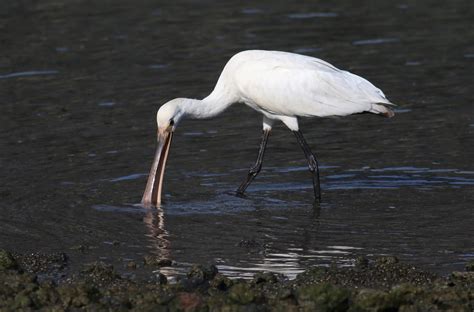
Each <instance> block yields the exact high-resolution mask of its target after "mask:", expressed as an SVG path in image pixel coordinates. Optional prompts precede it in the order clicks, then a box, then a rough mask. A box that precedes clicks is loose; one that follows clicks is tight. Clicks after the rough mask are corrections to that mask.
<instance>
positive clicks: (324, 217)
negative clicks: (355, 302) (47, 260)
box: [0, 0, 474, 277]
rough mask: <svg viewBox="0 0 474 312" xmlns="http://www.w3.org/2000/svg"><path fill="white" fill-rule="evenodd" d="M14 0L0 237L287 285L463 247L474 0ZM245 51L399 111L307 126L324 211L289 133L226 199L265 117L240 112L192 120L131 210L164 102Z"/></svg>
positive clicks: (74, 260) (4, 88) (2, 72)
mask: <svg viewBox="0 0 474 312" xmlns="http://www.w3.org/2000/svg"><path fill="white" fill-rule="evenodd" d="M21 3H22V5H20V4H16V3H9V4H6V3H4V4H1V5H0V12H1V13H0V30H1V32H0V40H1V42H2V44H1V46H2V53H1V55H0V124H1V130H2V131H1V132H0V149H1V152H0V176H1V184H0V247H4V248H10V249H13V250H16V251H24V252H30V251H42V252H48V251H66V252H68V254H70V257H71V258H70V259H71V265H72V266H79V265H81V264H83V263H86V262H89V261H95V260H98V259H102V260H105V261H108V262H112V263H114V264H116V265H117V267H118V268H119V269H121V268H122V267H123V266H124V265H125V263H126V262H127V261H128V260H137V261H140V259H142V257H143V256H145V255H149V254H155V255H157V256H159V257H163V258H169V259H172V260H173V261H174V262H175V264H176V265H174V266H173V267H171V268H167V269H166V270H164V271H163V272H165V273H166V274H167V275H168V276H170V277H175V276H176V275H178V274H180V272H183V271H184V270H186V269H187V267H188V266H190V265H191V264H193V263H216V264H217V265H218V267H219V269H220V270H221V271H223V272H224V273H226V274H228V275H229V276H238V277H248V276H251V275H252V274H253V273H255V272H257V271H275V272H280V273H284V274H286V275H288V276H289V277H293V276H294V275H295V274H297V273H299V272H301V271H303V270H304V269H306V268H308V267H310V266H313V265H321V266H327V265H331V264H332V263H336V264H338V265H343V266H344V265H352V263H353V262H354V259H355V258H356V257H358V256H368V257H375V256H377V255H387V254H388V255H395V256H398V257H400V258H401V259H402V260H404V261H406V262H409V263H413V264H416V265H420V266H422V267H425V268H429V269H432V270H433V271H436V272H439V273H442V274H444V273H447V272H449V271H452V270H454V269H461V268H462V267H463V265H464V264H465V263H466V262H467V261H469V260H472V259H473V258H474V244H473V242H472V237H474V231H473V227H472V224H473V208H472V207H473V199H474V192H473V190H474V166H473V163H472V159H474V148H473V146H474V140H473V136H474V127H473V125H474V120H473V116H474V110H473V100H474V99H473V93H472V72H473V70H474V67H473V58H472V57H471V56H472V55H473V54H474V46H473V45H472V42H474V32H473V28H472V20H473V18H474V16H473V9H472V4H471V2H470V1H450V2H449V3H446V2H442V1H427V0H426V1H416V2H414V1H408V2H403V3H398V2H391V1H384V2H383V3H375V2H373V1H362V2H358V3H351V2H346V1H333V2H331V4H322V3H313V4H310V3H305V4H298V3H293V2H279V3H273V2H268V1H263V2H259V4H258V5H255V6H245V5H242V4H241V3H240V2H238V1H230V2H228V1H226V2H225V3H221V2H216V3H214V2H211V1H201V2H193V1H178V2H173V3H171V2H169V3H164V4H158V3H156V2H154V1H147V0H144V1H140V2H139V3H133V4H132V3H131V2H126V1H114V2H113V3H112V2H110V1H54V0H48V1H43V2H42V3H36V2H21ZM245 49H274V50H284V51H293V52H298V53H304V54H307V55H311V56H316V57H319V58H323V59H325V60H327V61H329V62H331V63H333V64H334V65H336V66H338V67H340V68H343V69H347V70H350V71H352V72H354V73H356V74H359V75H362V76H364V77H366V78H367V79H369V80H370V81H372V82H373V83H374V84H375V85H377V86H378V87H380V88H381V89H383V90H384V91H385V93H386V95H387V96H388V97H389V98H390V99H391V100H392V101H393V102H395V103H398V104H399V107H398V108H397V110H396V113H397V114H396V117H395V118H393V119H390V120H387V119H383V118H378V117H376V116H371V115H370V116H369V115H356V116H350V117H346V118H326V119H311V120H301V128H302V131H303V133H304V134H305V136H306V138H307V140H308V142H310V145H311V146H312V148H313V149H314V151H315V153H316V154H317V157H318V159H319V162H320V164H321V178H322V179H321V180H322V191H323V203H322V204H321V205H314V204H313V198H312V196H313V195H312V187H311V180H310V175H309V173H308V172H307V170H306V164H305V161H304V157H303V153H302V152H301V151H300V149H299V147H298V145H297V143H296V141H295V139H294V137H293V135H292V134H291V133H290V132H289V131H288V130H287V129H285V128H284V127H283V126H281V125H278V126H277V127H276V128H275V130H274V132H273V134H272V136H271V138H270V141H269V145H268V151H267V154H266V159H265V162H264V167H263V170H262V173H261V174H260V175H259V177H258V178H257V179H256V180H255V182H254V183H253V184H252V185H251V186H250V187H249V189H248V193H247V197H245V198H238V197H235V196H234V195H233V194H232V192H233V191H235V189H236V188H237V187H238V185H239V184H240V182H241V181H242V179H243V178H244V177H245V176H246V172H247V170H248V168H249V167H250V165H251V164H252V162H253V161H254V159H255V157H256V153H257V148H258V144H259V140H260V132H261V116H260V115H259V114H258V113H256V112H254V111H252V110H251V109H250V108H248V107H245V106H244V105H235V106H233V107H231V108H230V109H229V110H228V111H226V112H225V113H224V114H223V115H221V116H219V117H216V118H214V119H212V120H206V121H184V122H182V124H180V128H179V129H178V130H177V132H176V134H175V138H174V142H173V146H172V148H171V152H170V159H169V162H168V170H167V172H166V180H165V186H164V196H165V204H164V205H163V207H161V208H160V209H158V210H147V209H143V208H141V207H139V206H137V205H135V204H136V203H138V202H139V200H140V198H141V195H142V192H143V189H144V186H145V183H146V175H147V172H148V170H149V166H150V164H151V161H152V157H153V152H154V143H155V137H154V134H155V121H154V120H155V113H156V110H157V108H158V107H159V105H161V104H162V103H164V102H166V101H167V100H169V99H172V98H174V97H182V96H186V97H194V98H202V97H204V96H206V95H207V94H208V93H209V92H210V91H211V90H212V87H213V85H214V83H215V81H216V79H217V77H218V75H219V73H220V70H221V69H222V67H223V66H224V64H225V62H226V61H227V59H228V58H229V57H230V56H232V55H233V54H234V53H236V52H238V51H241V50H245ZM81 246H82V247H83V248H82V247H81ZM80 247H81V248H80ZM84 248H85V250H84ZM81 250H83V251H81Z"/></svg>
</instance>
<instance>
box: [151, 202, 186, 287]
mask: <svg viewBox="0 0 474 312" xmlns="http://www.w3.org/2000/svg"><path fill="white" fill-rule="evenodd" d="M143 223H145V226H146V228H147V230H148V234H146V237H148V238H149V241H150V243H151V246H150V247H151V249H152V250H153V252H152V253H153V254H154V255H156V257H157V260H158V261H160V260H171V243H170V241H169V240H168V237H169V232H168V231H167V230H166V229H165V214H164V211H163V209H162V208H161V207H157V208H156V209H147V211H146V213H145V216H144V217H143ZM158 272H159V273H161V274H164V275H165V276H166V278H168V279H173V278H175V277H176V275H177V274H178V270H177V269H176V268H174V267H172V266H165V267H161V268H160V269H159V270H157V271H156V273H158Z"/></svg>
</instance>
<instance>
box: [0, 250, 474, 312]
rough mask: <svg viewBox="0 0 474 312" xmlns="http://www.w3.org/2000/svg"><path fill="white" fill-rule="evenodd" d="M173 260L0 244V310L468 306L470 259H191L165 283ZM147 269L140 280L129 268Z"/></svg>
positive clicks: (472, 304)
mask: <svg viewBox="0 0 474 312" xmlns="http://www.w3.org/2000/svg"><path fill="white" fill-rule="evenodd" d="M172 265H173V263H172V261H167V260H163V259H158V258H153V256H148V257H144V259H143V262H142V263H137V262H135V261H131V262H130V263H128V264H127V267H126V270H125V271H126V272H125V273H118V271H116V270H115V269H114V267H113V266H112V265H110V264H107V263H104V262H94V263H90V264H86V265H84V266H83V268H82V269H81V270H79V271H72V270H70V268H69V266H68V256H67V254H65V253H51V254H38V253H32V254H15V253H10V252H9V251H6V250H2V249H0V281H1V282H0V310H1V311H16V310H18V309H22V310H24V311H29V310H37V309H42V310H58V311H60V310H64V309H68V310H94V311H97V310H114V311H116V310H128V309H133V310H136V311H152V310H153V311H156V310H159V311H161V310H163V311H168V310H172V311H269V310H272V311H274V310H276V311H301V310H303V311H437V310H454V311H472V309H473V308H474V295H473V294H474V292H473V290H474V263H469V264H468V265H467V266H466V270H465V271H463V272H452V273H451V274H450V275H449V276H445V277H442V276H439V275H436V274H434V273H431V272H427V271H423V270H420V269H418V268H416V267H414V266H411V265H407V264H404V263H400V262H399V261H398V259H397V258H396V257H388V256H387V257H379V258H376V259H375V260H368V259H366V258H362V257H361V258H358V259H357V260H356V262H355V265H354V266H352V267H337V266H330V267H327V268H324V267H313V268H309V269H308V270H306V271H305V272H304V273H301V274H299V275H298V276H297V278H296V279H294V280H288V279H287V278H285V277H284V276H282V275H278V274H273V273H257V274H255V276H254V277H253V278H252V279H250V280H244V279H229V278H227V277H225V276H224V275H222V274H221V273H219V272H218V270H217V268H216V267H215V266H214V265H207V266H206V265H205V266H202V265H195V266H193V267H192V268H191V269H190V271H189V272H188V273H187V275H186V276H185V277H182V278H180V279H178V280H177V281H175V282H173V283H170V282H168V281H167V278H166V277H165V276H164V275H163V274H161V273H160V269H161V268H163V267H167V266H172ZM137 268H140V269H142V270H145V271H148V275H147V278H137V277H136V276H134V275H133V274H128V273H131V272H133V271H135V270H137Z"/></svg>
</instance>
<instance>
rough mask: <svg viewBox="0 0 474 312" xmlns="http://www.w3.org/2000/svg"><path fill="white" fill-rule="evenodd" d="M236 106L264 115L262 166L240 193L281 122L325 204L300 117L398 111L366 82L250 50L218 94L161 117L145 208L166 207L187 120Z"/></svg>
mask: <svg viewBox="0 0 474 312" xmlns="http://www.w3.org/2000/svg"><path fill="white" fill-rule="evenodd" d="M233 103H245V104H247V105H248V106H250V107H251V108H253V109H255V110H256V111H258V112H260V113H262V114H263V137H262V142H261V144H260V149H259V152H258V157H257V161H256V163H255V165H254V166H252V167H251V168H250V170H249V172H248V176H247V177H246V179H245V180H244V181H243V182H242V184H241V185H240V187H239V188H238V190H237V194H239V195H243V193H244V192H245V189H246V188H247V187H248V185H249V184H250V183H251V182H252V180H253V179H254V178H255V177H256V176H257V174H258V173H259V172H260V169H261V167H262V161H263V156H264V153H265V147H266V144H267V140H268V137H269V135H270V131H271V129H272V125H273V123H274V122H275V120H280V121H282V122H283V123H284V124H285V125H286V126H287V127H288V128H289V129H290V130H291V131H292V132H293V133H294V134H295V136H296V139H297V140H298V143H299V144H300V145H301V148H302V149H303V152H304V154H305V157H306V159H307V161H308V166H309V170H310V172H311V174H312V178H313V187H314V194H315V198H316V200H321V190H320V183H319V168H318V162H317V160H316V157H315V156H314V154H313V153H312V152H311V149H310V148H309V146H308V144H307V143H306V141H305V139H304V137H303V134H302V133H301V131H300V129H299V127H298V117H313V116H317V117H325V116H346V115H350V114H356V113H364V112H368V113H374V114H378V115H382V116H385V117H392V116H393V115H394V113H393V112H392V110H390V108H388V107H387V106H391V105H394V104H392V103H390V101H388V100H387V98H386V97H385V95H384V94H383V92H382V91H381V90H380V89H378V88H377V87H375V86H374V85H373V84H371V83H370V82H369V81H367V80H366V79H364V78H362V77H359V76H357V75H354V74H352V73H350V72H348V71H344V70H340V69H338V68H336V67H334V66H333V65H331V64H329V63H327V62H325V61H323V60H320V59H317V58H314V57H309V56H304V55H299V54H294V53H288V52H278V51H262V50H250V51H243V52H240V53H237V54H235V55H234V56H233V57H232V58H231V59H230V60H229V61H228V62H227V64H226V65H225V67H224V69H223V70H222V73H221V75H220V77H219V80H218V81H217V83H216V86H215V87H214V90H213V91H212V92H211V94H209V95H208V96H207V97H206V98H204V99H202V100H195V99H188V98H177V99H174V100H171V101H169V102H167V103H165V104H164V105H163V106H161V107H160V109H159V110H158V113H157V115H156V121H157V124H158V147H157V149H156V154H155V158H154V161H153V164H152V167H151V170H150V174H149V176H148V182H147V185H146V188H145V192H144V194H143V198H142V204H143V205H144V206H157V205H160V204H161V189H162V185H163V175H164V170H165V165H166V159H167V158H168V152H169V149H170V144H171V139H172V137H173V132H174V130H175V129H176V126H177V125H178V124H179V122H180V121H181V119H182V118H184V117H188V118H197V119H201V118H210V117H214V116H216V115H218V114H220V113H222V112H223V111H224V110H225V109H226V108H228V107H229V106H230V105H232V104H233Z"/></svg>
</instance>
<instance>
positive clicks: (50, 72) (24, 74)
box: [0, 70, 59, 79]
mask: <svg viewBox="0 0 474 312" xmlns="http://www.w3.org/2000/svg"><path fill="white" fill-rule="evenodd" d="M57 73H59V71H57V70H30V71H24V72H17V73H10V74H3V75H0V79H8V78H19V77H31V76H41V75H55V74H57Z"/></svg>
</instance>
